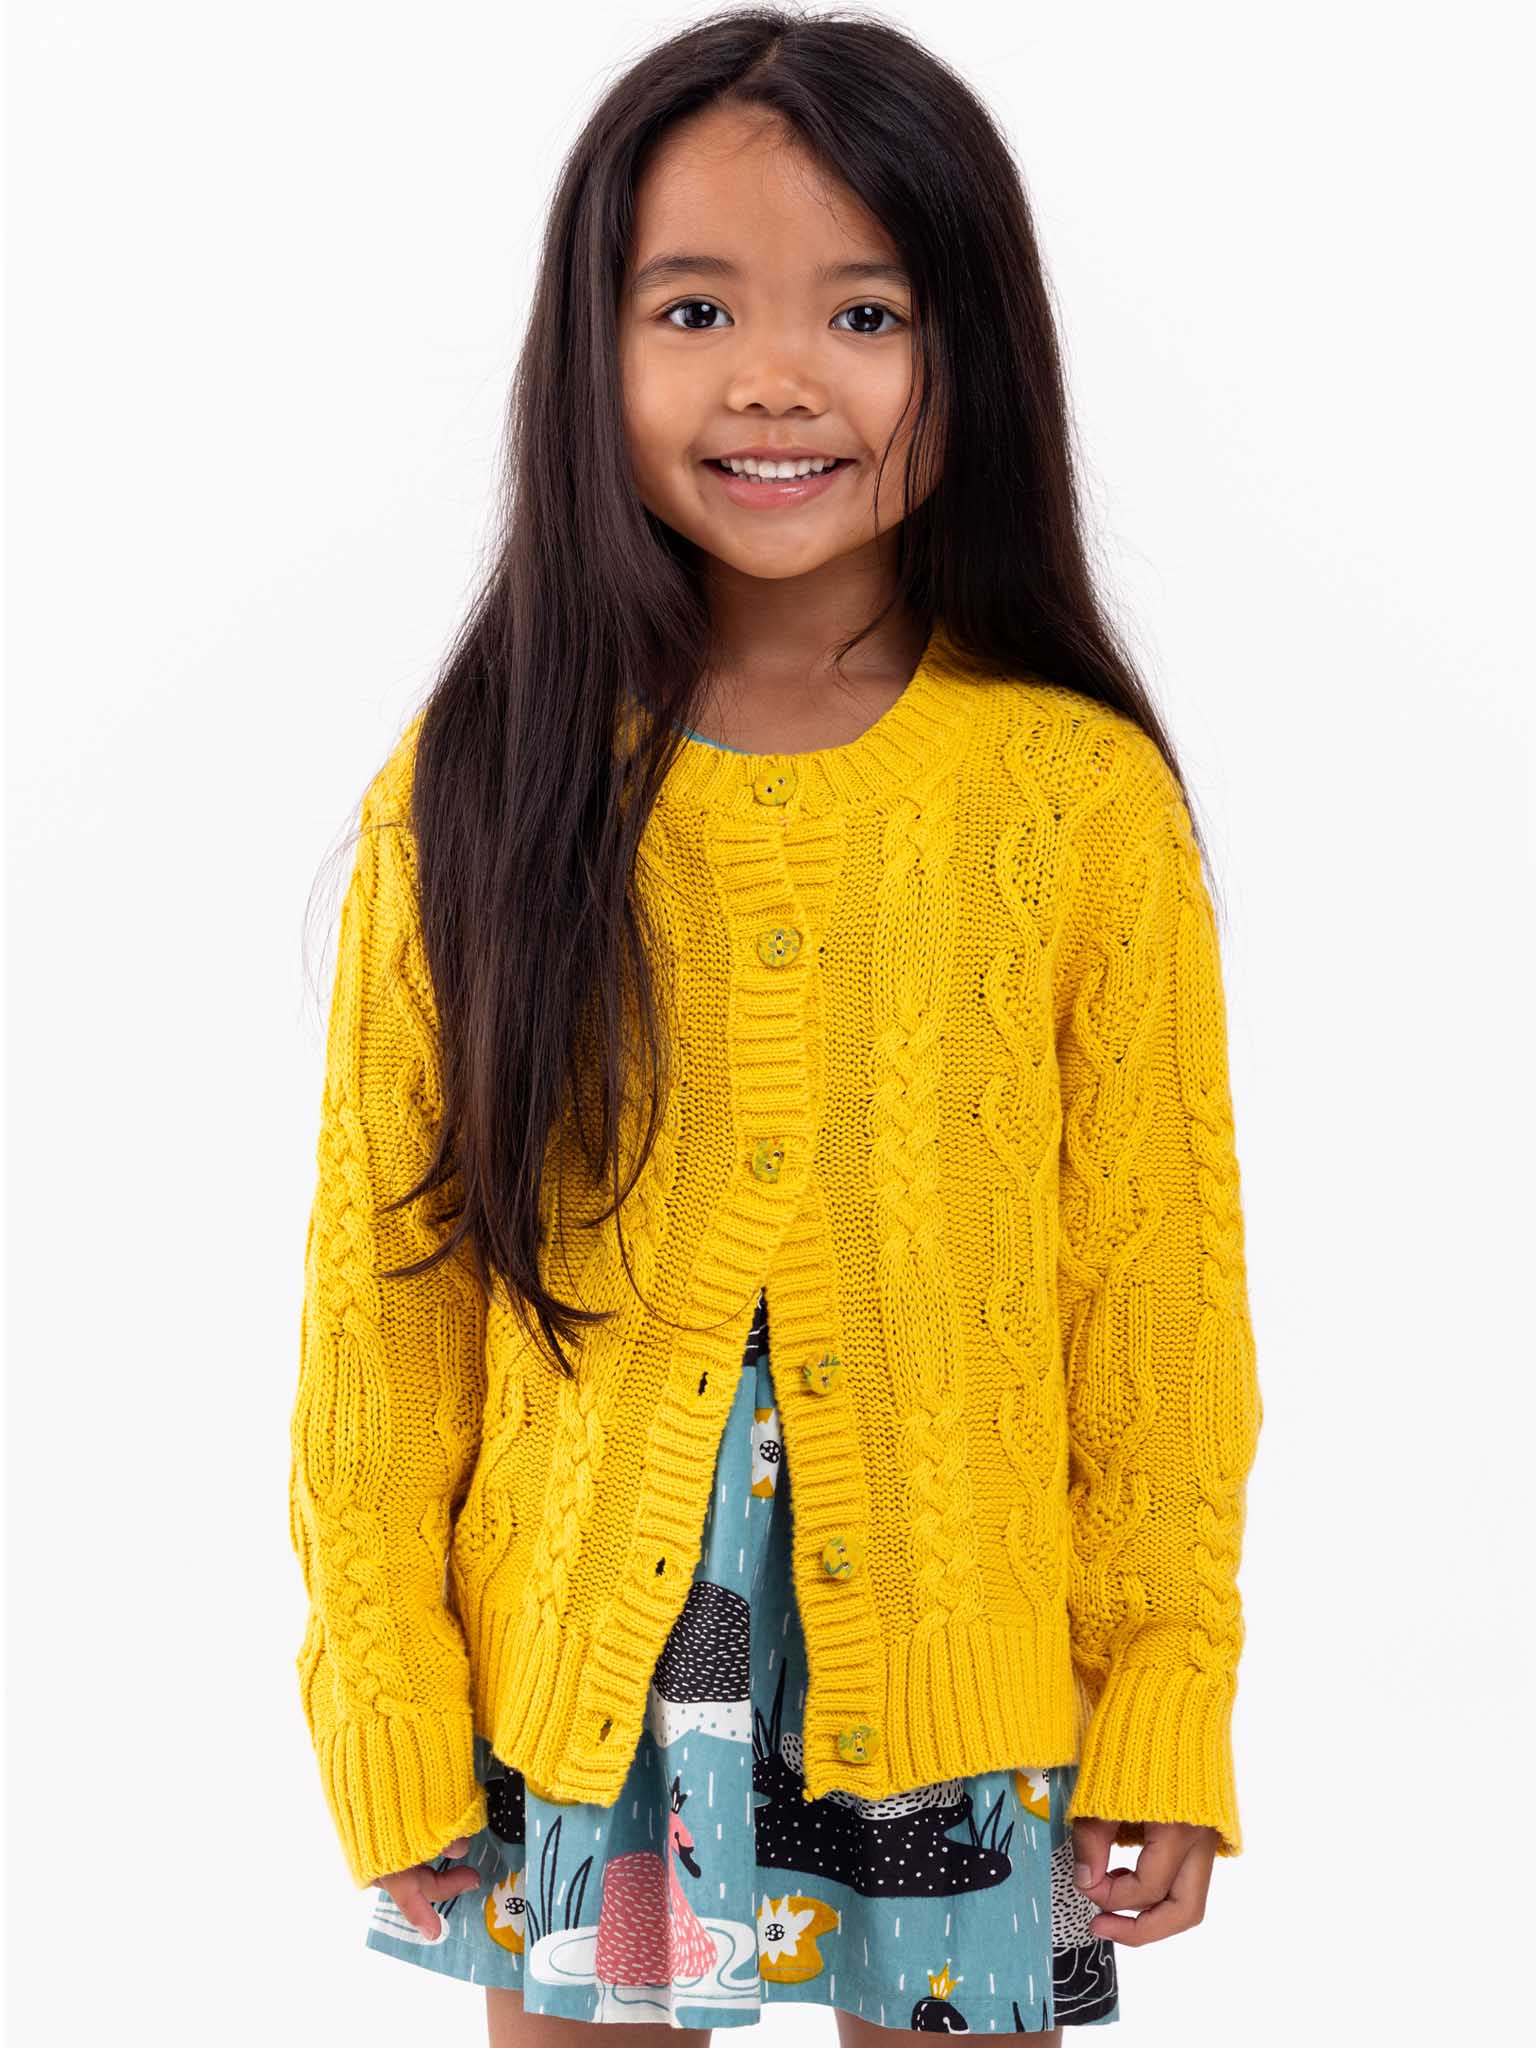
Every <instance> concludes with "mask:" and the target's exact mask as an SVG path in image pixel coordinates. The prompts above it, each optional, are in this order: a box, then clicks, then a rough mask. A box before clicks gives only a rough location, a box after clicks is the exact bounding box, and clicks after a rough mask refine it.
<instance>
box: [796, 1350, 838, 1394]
mask: <svg viewBox="0 0 1536 2048" xmlns="http://www.w3.org/2000/svg"><path fill="white" fill-rule="evenodd" d="M842 1369H843V1361H842V1360H841V1359H840V1358H839V1357H838V1356H837V1354H836V1352H833V1351H824V1352H823V1353H822V1354H821V1356H820V1358H818V1359H817V1360H816V1362H815V1363H814V1365H802V1366H801V1368H800V1377H801V1378H802V1379H803V1380H804V1381H805V1384H806V1385H807V1386H808V1387H809V1388H810V1390H811V1392H812V1393H813V1394H825V1393H828V1392H829V1391H830V1390H831V1387H832V1383H833V1381H834V1380H835V1379H836V1378H837V1377H838V1375H839V1373H841V1371H842Z"/></svg>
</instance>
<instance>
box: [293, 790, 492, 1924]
mask: <svg viewBox="0 0 1536 2048" xmlns="http://www.w3.org/2000/svg"><path fill="white" fill-rule="evenodd" d="M399 759H400V755H399V754H398V752H397V755H396V756H394V757H392V760H391V763H390V764H389V765H387V766H386V768H385V769H384V770H382V771H381V772H380V774H379V775H378V776H377V777H376V778H375V780H374V782H373V783H372V784H371V785H370V788H369V791H368V794H367V796H366V798H365V799H364V803H363V814H362V836H361V838H360V840H359V843H358V848H357V853H356V857H355V863H354V866H353V870H352V876H351V881H350V884H349V886H348V889H347V893H346V897H345V900H344V902H343V906H342V913H341V925H340V934H339V940H338V946H337V959H336V974H335V983H334V990H333V995H332V1001H331V1011H330V1022H329V1028H328V1032H327V1040H326V1060H325V1086H324V1094H323V1098H322V1104H321V1118H320V1136H319V1143H318V1146H317V1154H316V1158H317V1167H318V1173H317V1183H316V1188H315V1195H314V1201H313V1207H312V1209H311V1212H310V1218H309V1230H308V1236H307V1238H306V1242H305V1255H304V1306H303V1320H302V1334H301V1346H300V1370H299V1382H298V1393H297V1398H296V1400H295V1403H294V1408H293V1416H292V1426H291V1449H292V1462H291V1468H290V1485H289V1504H290V1535H291V1539H292V1543H293V1547H294V1550H295V1552H296V1554H297V1556H298V1559H299V1563H300V1567H301V1570H302V1573H303V1578H304V1585H305V1590H306V1592H307V1594H308V1597H309V1618H308V1625H307V1627H306V1630H305V1634H304V1640H303V1645H302V1647H301V1649H300V1650H299V1653H298V1657H297V1667H298V1676H299V1690H300V1698H301V1701H302V1704H303V1711H304V1716H305V1719H306V1721H307V1722H308V1725H309V1729H310V1735H311V1738H312V1741H313V1744H314V1748H315V1754H316V1757H317V1760H318V1762H319V1766H320V1773H321V1781H322V1785H323V1788H324V1792H325V1796H326V1800H327V1803H328V1805H329V1806H330V1809H331V1814H332V1818H333V1820H334V1821H335V1824H336V1828H337V1832H338V1834H339V1835H340V1837H341V1842H342V1846H343V1849H344V1852H345V1855H346V1859H347V1864H348V1867H349V1868H350V1870H351V1873H352V1877H353V1880H354V1882H355V1883H356V1884H358V1885H359V1886H360V1887H366V1886H368V1885H369V1884H371V1883H372V1882H373V1881H374V1880H375V1879H376V1878H378V1877H380V1876H382V1875H384V1874H385V1873H386V1872H390V1871H395V1870H402V1869H405V1868H407V1867H408V1866H410V1865H412V1864H414V1863H417V1862H420V1861H424V1860H425V1859H427V1858H429V1857H431V1856H434V1855H436V1854H437V1853H438V1852H439V1851H440V1850H441V1849H442V1848H443V1846H444V1845H445V1844H446V1843H447V1842H449V1841H451V1840H453V1839H454V1838H455V1837H456V1836H459V1835H465V1834H473V1833H474V1832H475V1831H476V1830H477V1829H478V1828H479V1827H481V1826H482V1825H483V1823H484V1796H483V1793H482V1792H481V1789H480V1787H479V1785H478V1783H477V1781H476V1779H475V1775H474V1770H473V1732H472V1716H471V1707H470V1696H469V1669H468V1659H467V1656H466V1652H465V1646H464V1641H463V1637H462V1634H461V1632H460V1629H459V1626H458V1623H457V1621H456V1619H455V1618H454V1616H453V1614H452V1613H451V1612H450V1610H449V1609H448V1607H447V1605H446V1603H445V1597H444V1572H445V1565H446V1559H447V1549H448V1541H449V1535H450V1530H451V1515H452V1505H453V1502H454V1500H455V1498H456V1496H458V1495H459V1494H460V1493H461V1492H462V1489H463V1487H464V1486H465V1485H466V1484H467V1480H468V1475H469V1472H470V1469H471V1467H472V1465H473V1462H474V1458H475V1455H476V1451H477V1447H478V1433H479V1426H480V1406H481V1400H482V1396H483V1379H482V1374H483V1355H482V1350H483V1341H484V1293H483V1289H481V1288H480V1287H479V1285H478V1283H477V1282H476V1281H475V1280H474V1279H473V1277H472V1276H471V1274H470V1272H469V1270H468V1267H467V1265H466V1264H465V1263H464V1262H463V1261H462V1260H461V1259H460V1258H458V1257H457V1256H450V1257H449V1258H448V1259H445V1260H443V1261H442V1262H441V1263H439V1264H438V1265H437V1266H435V1267H433V1268H431V1269H430V1270H429V1271H428V1272H426V1273H423V1274H419V1275H417V1276H415V1277H408V1278H404V1279H394V1280H387V1279H382V1278H380V1277H379V1275H380V1273H381V1272H382V1271H384V1270H386V1269H388V1268H390V1267H394V1266H399V1265H404V1264H407V1263H411V1262H413V1261H415V1260H417V1259H420V1258H423V1257H424V1256H425V1255H426V1254H427V1253H428V1252H429V1251H430V1250H431V1249H432V1248H433V1247H434V1245H435V1244H436V1242H437V1234H436V1233H435V1232H434V1231H433V1230H432V1229H431V1228H430V1227H429V1225H428V1223H427V1221H426V1219H425V1218H424V1216H423V1208H424V1206H425V1207H428V1208H430V1207H431V1205H432V1197H430V1196H428V1197H425V1198H423V1200H422V1201H418V1202H415V1203H412V1204H410V1205H409V1206H408V1207H406V1208H403V1209H398V1210H395V1211H393V1212H392V1213H389V1214H383V1213H380V1210H379V1204H381V1203H383V1202H387V1201H390V1200H393V1199H394V1198H395V1197H397V1196H399V1195H401V1194H403V1193H404V1192H405V1191H406V1189H407V1188H408V1187H411V1186H412V1185H414V1183H415V1181H416V1180H417V1178H418V1177H419V1176H420V1174H421V1173H422V1171H423V1170H424V1169H425V1166H426V1163H427V1161H428V1159H429V1157H430V1149H429V1147H430V1140H431V1137H432V1135H433V1132H434V1130H435V1126H436V1121H437V1110H438V1103H437V1077H436V1056H435V1039H434V1028H435V1019H434V1013H433V1004H432V996H431V991H430V983H429V977H428V975H427V971H426V965H425V961H424V958H423V955H422V950H421V944H420V933H419V928H418V927H417V925H416V922H415V899H414V876H413V868H412V852H411V845H410V839H409V830H408V805H407V802H406V798H405V787H406V785H405V782H404V780H403V779H402V777H401V776H400V774H399V773H398V767H397V763H398V761H399ZM460 1250H462V1247H460Z"/></svg>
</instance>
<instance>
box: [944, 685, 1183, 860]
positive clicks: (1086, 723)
mask: <svg viewBox="0 0 1536 2048" xmlns="http://www.w3.org/2000/svg"><path fill="white" fill-rule="evenodd" d="M973 687H975V688H978V689H981V690H984V691H986V692H987V706H986V714H985V715H984V717H983V719H982V720H981V724H982V727H983V729H984V730H985V731H986V732H987V733H988V735H989V739H990V742H991V743H990V744H989V745H986V746H984V747H983V748H982V749H981V750H980V751H981V754H982V756H983V758H984V759H985V760H987V761H988V762H989V763H990V764H992V766H993V767H994V769H995V770H996V771H997V772H999V773H1001V774H1002V775H1003V776H1004V777H1005V778H1006V779H1007V780H1008V781H1010V782H1011V783H1013V784H1014V785H1015V786H1019V785H1023V786H1024V787H1025V788H1026V789H1028V790H1030V791H1031V792H1033V793H1036V794H1038V795H1039V796H1040V797H1042V798H1049V800H1050V805H1051V809H1052V812H1053V814H1055V815H1057V816H1059V817H1060V818H1061V819H1062V822H1063V823H1064V824H1066V825H1067V826H1068V830H1069V834H1070V833H1071V832H1072V831H1074V830H1076V829H1077V828H1078V827H1087V826H1088V825H1089V823H1090V821H1094V820H1096V821H1097V826H1096V830H1097V831H1099V832H1102V831H1104V830H1105V829H1107V828H1109V827H1110V826H1111V823H1112V820H1113V822H1115V823H1118V825H1119V828H1120V830H1121V831H1123V832H1124V833H1125V834H1126V835H1127V836H1130V835H1134V833H1135V832H1136V831H1137V830H1138V829H1141V828H1144V827H1145V826H1146V825H1148V824H1150V823H1151V822H1152V821H1153V820H1154V819H1155V818H1156V817H1158V816H1161V815H1162V814H1163V813H1164V812H1166V811H1168V810H1169V809H1171V808H1173V807H1176V806H1178V805H1180V804H1181V803H1182V801H1183V792H1182V790H1181V789H1180V786H1179V782H1178V778H1177V777H1176V776H1175V774H1174V772H1173V770H1172V768H1171V767H1170V766H1169V764H1168V761H1167V759H1166V758H1165V756H1164V754H1163V750H1162V748H1161V747H1160V746H1159V745H1158V743H1157V741H1156V740H1155V739H1154V738H1153V737H1152V735H1151V734H1150V733H1149V732H1148V731H1147V730H1146V728H1145V726H1143V725H1140V724H1139V723H1138V722H1137V721H1136V719H1134V718H1133V717H1132V716H1131V715H1130V713H1129V712H1126V711H1121V710H1120V709H1119V708H1118V707H1117V706H1115V705H1112V704H1105V703H1102V702H1101V701H1100V700H1099V699H1098V698H1096V697H1090V696H1088V695H1087V694H1086V692H1084V691H1082V690H1075V689H1072V688H1069V687H1068V686H1067V685H1066V684H1064V683H1053V682H1048V681H1046V680H1045V679H1044V678H1043V677H1039V676H1034V675H1027V674H1026V675H1013V676H1004V677H997V678H991V679H988V680H987V681H984V682H979V683H977V684H975V685H974V686H973Z"/></svg>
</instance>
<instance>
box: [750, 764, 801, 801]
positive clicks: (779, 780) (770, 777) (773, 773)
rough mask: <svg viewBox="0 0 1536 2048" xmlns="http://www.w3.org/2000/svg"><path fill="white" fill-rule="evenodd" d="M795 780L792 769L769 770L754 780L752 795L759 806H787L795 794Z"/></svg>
mask: <svg viewBox="0 0 1536 2048" xmlns="http://www.w3.org/2000/svg"><path fill="white" fill-rule="evenodd" d="M796 780H797V777H796V775H795V771H794V769H793V768H789V767H784V768H770V769H769V770H768V772H767V774H766V775H759V776H758V777H757V778H756V779H755V781H754V782H753V784H752V794H753V795H754V796H755V797H756V798H757V800H758V802H759V803H760V804H787V803H788V802H789V800H790V798H791V797H792V796H793V795H794V793H795V784H796Z"/></svg>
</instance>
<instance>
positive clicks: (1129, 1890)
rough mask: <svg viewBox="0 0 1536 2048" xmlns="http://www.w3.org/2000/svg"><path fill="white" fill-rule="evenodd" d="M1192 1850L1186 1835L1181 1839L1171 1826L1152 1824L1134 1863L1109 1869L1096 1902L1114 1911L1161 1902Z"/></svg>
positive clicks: (1096, 1895) (1109, 1910) (1166, 1895)
mask: <svg viewBox="0 0 1536 2048" xmlns="http://www.w3.org/2000/svg"><path fill="white" fill-rule="evenodd" d="M1189 1850H1190V1840H1189V1838H1188V1837H1187V1836H1186V1838H1185V1839H1184V1840H1182V1841H1181V1840H1180V1839H1179V1838H1178V1837H1177V1836H1176V1835H1174V1834H1173V1833H1172V1832H1171V1830H1168V1829H1161V1828H1160V1829H1158V1830H1157V1832H1156V1833H1154V1832H1153V1831H1152V1829H1151V1828H1150V1827H1149V1828H1148V1831H1147V1839H1146V1841H1145V1843H1144V1844H1143V1845H1142V1848H1141V1850H1140V1852H1139V1853H1138V1855H1137V1858H1136V1861H1135V1863H1134V1865H1132V1866H1129V1867H1128V1868H1126V1869H1123V1870H1112V1871H1110V1872H1109V1873H1108V1881H1107V1883H1106V1884H1105V1887H1104V1889H1103V1890H1102V1891H1100V1892H1096V1893H1095V1894H1094V1902H1095V1904H1097V1905H1100V1906H1103V1907H1104V1908H1105V1910H1106V1911H1108V1912H1111V1913H1117V1912H1119V1911H1120V1910H1121V1909H1122V1908H1123V1907H1126V1906H1131V1907H1142V1906H1156V1905H1159V1904H1161V1902H1162V1901H1163V1900H1164V1899H1166V1898H1167V1897H1168V1894H1169V1891H1170V1889H1171V1888H1172V1885H1173V1881H1174V1878H1175V1877H1176V1875H1177V1874H1178V1871H1179V1869H1180V1867H1181V1865H1182V1864H1183V1862H1184V1859H1185V1857H1186V1856H1187V1855H1188V1854H1189Z"/></svg>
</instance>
